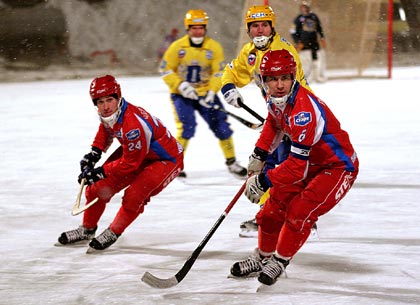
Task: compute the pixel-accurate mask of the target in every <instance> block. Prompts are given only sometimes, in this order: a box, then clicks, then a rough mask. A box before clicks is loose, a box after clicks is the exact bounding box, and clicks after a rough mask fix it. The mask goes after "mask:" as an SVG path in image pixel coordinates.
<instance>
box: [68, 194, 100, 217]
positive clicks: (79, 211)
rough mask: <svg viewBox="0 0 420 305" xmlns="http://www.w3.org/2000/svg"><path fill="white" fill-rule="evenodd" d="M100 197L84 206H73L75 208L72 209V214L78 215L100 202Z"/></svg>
mask: <svg viewBox="0 0 420 305" xmlns="http://www.w3.org/2000/svg"><path fill="white" fill-rule="evenodd" d="M98 200H99V198H95V199H93V200H92V201H91V202H89V203H88V204H86V205H85V206H84V207H81V208H80V207H78V206H77V207H76V206H74V207H73V210H72V211H71V215H73V216H76V215H79V214H80V213H82V212H84V211H86V210H87V209H88V208H90V207H91V206H92V205H94V204H95V203H96V202H98Z"/></svg>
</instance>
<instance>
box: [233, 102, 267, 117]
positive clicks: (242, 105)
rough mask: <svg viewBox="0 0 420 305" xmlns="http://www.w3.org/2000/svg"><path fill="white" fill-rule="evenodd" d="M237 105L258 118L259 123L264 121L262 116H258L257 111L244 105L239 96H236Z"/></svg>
mask: <svg viewBox="0 0 420 305" xmlns="http://www.w3.org/2000/svg"><path fill="white" fill-rule="evenodd" d="M238 105H239V106H241V107H242V108H244V109H245V110H246V111H248V112H249V113H250V114H252V115H253V116H254V117H255V118H257V119H258V121H260V122H261V123H264V121H265V120H264V118H263V117H262V116H260V115H259V114H258V113H256V112H255V111H254V110H252V109H251V108H249V107H248V106H247V105H245V104H244V103H243V102H242V101H241V100H240V99H239V98H238Z"/></svg>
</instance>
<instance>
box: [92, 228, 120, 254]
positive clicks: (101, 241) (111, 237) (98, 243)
mask: <svg viewBox="0 0 420 305" xmlns="http://www.w3.org/2000/svg"><path fill="white" fill-rule="evenodd" d="M119 236H120V235H117V234H115V233H114V232H113V231H112V230H111V229H110V228H108V229H106V230H105V231H103V232H102V233H101V234H99V235H98V236H97V237H96V238H94V239H92V240H91V241H90V243H89V249H88V250H87V253H92V252H95V250H105V249H106V248H108V247H109V246H111V245H112V244H113V243H115V242H116V241H117V239H118V237H119Z"/></svg>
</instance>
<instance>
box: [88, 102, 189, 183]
mask: <svg viewBox="0 0 420 305" xmlns="http://www.w3.org/2000/svg"><path fill="white" fill-rule="evenodd" d="M122 103H123V105H122V108H121V114H120V116H119V118H118V121H117V122H116V123H115V124H114V126H113V127H112V128H110V127H108V126H105V125H104V124H102V123H101V125H100V126H99V130H98V132H97V134H96V136H95V140H94V141H93V144H92V146H95V147H97V148H99V149H101V150H102V151H106V150H107V148H108V147H109V146H110V145H111V143H112V140H113V138H117V140H118V141H119V142H120V144H121V147H122V157H121V158H118V159H117V160H115V161H111V162H107V163H105V164H104V165H103V168H104V171H105V175H106V176H107V177H110V176H114V177H116V178H123V177H125V176H126V175H127V174H130V173H132V172H134V171H136V170H138V169H139V167H140V166H141V165H142V164H143V163H144V162H148V161H156V160H167V161H169V162H174V163H175V158H176V157H177V156H178V155H180V154H182V152H183V149H182V146H181V145H180V144H179V143H178V142H177V141H176V139H175V138H174V137H173V136H172V135H171V133H170V132H169V130H168V129H167V128H166V127H165V126H164V125H163V124H162V122H161V121H160V120H159V119H158V118H156V117H154V116H152V115H151V114H150V113H148V112H147V111H146V110H144V109H143V108H141V107H137V106H134V105H132V104H130V103H128V102H127V101H126V100H124V99H122Z"/></svg>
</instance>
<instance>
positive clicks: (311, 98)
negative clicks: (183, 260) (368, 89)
mask: <svg viewBox="0 0 420 305" xmlns="http://www.w3.org/2000/svg"><path fill="white" fill-rule="evenodd" d="M260 71H261V75H262V80H263V85H264V87H265V89H266V91H267V92H268V98H267V107H268V116H267V119H266V123H265V125H264V128H263V130H262V132H261V135H260V137H259V139H258V140H257V142H256V145H255V149H254V152H253V153H252V155H251V157H250V159H249V164H248V173H252V174H253V175H252V176H251V177H250V178H249V179H248V180H247V184H246V188H245V195H246V196H247V197H248V199H249V200H250V201H251V202H253V203H257V202H258V201H259V199H260V197H261V196H262V195H263V194H264V192H265V191H266V190H267V189H268V188H270V198H269V199H268V200H267V201H266V203H265V204H264V206H263V208H262V209H261V210H260V211H259V212H258V214H257V216H256V220H257V223H258V224H259V228H258V248H257V249H256V251H255V253H254V254H253V255H251V256H250V257H249V258H248V259H246V260H243V261H239V262H236V263H235V264H234V265H233V266H232V268H231V273H232V275H234V276H240V277H242V276H248V275H250V274H251V273H258V274H259V275H258V281H259V282H261V283H263V284H266V285H272V284H274V283H275V281H276V280H277V278H278V277H279V276H280V275H281V274H282V273H284V271H285V268H286V267H287V265H288V264H289V262H290V260H291V259H292V258H293V256H294V255H295V254H296V253H297V252H298V251H299V249H300V248H301V247H302V245H303V244H304V243H305V241H306V240H307V238H308V236H309V234H310V232H311V227H312V225H313V223H315V222H316V221H317V220H318V217H319V216H321V215H324V214H325V213H327V212H329V211H330V210H331V209H332V208H333V207H334V206H336V204H337V203H338V202H339V201H340V200H341V199H343V197H344V196H345V195H346V193H347V192H348V191H349V190H350V188H351V187H352V185H353V183H354V181H355V180H356V177H357V174H358V168H359V162H358V159H357V155H356V152H355V151H354V149H353V146H352V144H351V142H350V139H349V136H348V134H347V132H346V131H344V130H343V129H341V127H340V122H339V121H338V120H337V118H336V117H335V116H334V114H333V113H332V112H331V110H330V109H329V108H328V106H327V105H326V104H325V103H324V102H323V101H321V100H320V99H319V98H318V97H316V96H315V95H314V94H313V93H311V92H310V91H309V90H307V89H306V88H304V87H303V86H301V85H300V83H299V82H298V81H297V80H296V62H295V60H294V58H293V56H292V54H291V53H289V52H288V51H287V50H284V49H283V50H275V51H268V52H267V53H265V54H264V57H263V59H262V62H261V65H260ZM284 134H286V135H287V136H288V137H289V138H290V139H291V142H292V143H291V150H290V153H289V155H288V157H287V159H286V160H285V161H284V162H283V163H281V164H280V165H278V166H277V167H275V168H273V169H270V170H268V171H267V172H266V173H263V172H262V168H263V166H264V162H265V160H266V158H267V155H268V154H269V153H271V152H272V151H273V150H274V149H275V148H276V147H277V146H278V143H279V142H280V141H281V139H282V138H283V135H284Z"/></svg>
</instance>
